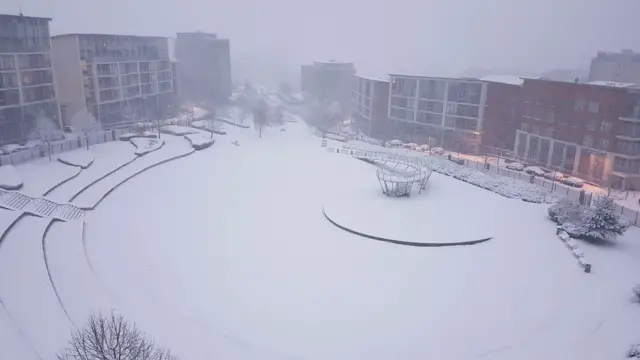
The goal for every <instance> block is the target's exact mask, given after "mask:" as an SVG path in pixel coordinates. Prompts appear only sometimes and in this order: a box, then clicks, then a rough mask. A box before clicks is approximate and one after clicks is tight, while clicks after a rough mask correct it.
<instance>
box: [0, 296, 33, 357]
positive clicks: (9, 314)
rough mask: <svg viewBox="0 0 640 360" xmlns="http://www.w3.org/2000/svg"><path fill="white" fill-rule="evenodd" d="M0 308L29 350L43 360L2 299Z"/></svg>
mask: <svg viewBox="0 0 640 360" xmlns="http://www.w3.org/2000/svg"><path fill="white" fill-rule="evenodd" d="M0 307H1V308H2V310H3V311H4V313H5V314H6V315H7V317H8V318H9V320H11V323H12V325H13V327H14V328H15V329H16V331H17V332H18V334H19V335H20V338H22V340H23V341H24V342H25V344H26V345H27V347H29V349H31V351H33V353H34V354H35V356H36V357H37V358H38V359H40V360H43V358H42V356H40V354H39V353H38V351H37V350H36V348H35V347H34V346H33V344H32V343H31V340H29V337H28V336H27V334H25V332H24V331H23V330H22V328H21V327H20V325H19V324H18V322H17V321H16V319H15V318H14V317H13V316H12V315H11V313H10V312H9V309H7V307H6V306H5V305H4V302H2V299H0Z"/></svg>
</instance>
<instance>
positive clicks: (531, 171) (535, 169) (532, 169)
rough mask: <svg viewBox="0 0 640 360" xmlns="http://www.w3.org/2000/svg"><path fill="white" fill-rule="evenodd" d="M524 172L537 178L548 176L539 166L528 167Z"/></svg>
mask: <svg viewBox="0 0 640 360" xmlns="http://www.w3.org/2000/svg"><path fill="white" fill-rule="evenodd" d="M524 172H525V173H527V174H529V175H535V176H544V174H546V172H545V171H544V170H542V169H540V168H539V167H537V166H527V167H526V168H524Z"/></svg>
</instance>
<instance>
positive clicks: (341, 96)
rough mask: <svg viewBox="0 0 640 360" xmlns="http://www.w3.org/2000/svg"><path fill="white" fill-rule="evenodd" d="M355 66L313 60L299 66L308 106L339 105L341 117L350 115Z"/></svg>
mask: <svg viewBox="0 0 640 360" xmlns="http://www.w3.org/2000/svg"><path fill="white" fill-rule="evenodd" d="M355 74H356V68H355V66H354V65H353V63H349V62H338V61H333V60H331V61H326V62H322V61H314V62H313V64H312V65H302V67H301V84H300V85H301V86H300V87H301V88H302V91H303V95H304V98H305V102H306V104H307V105H309V106H321V107H328V106H331V105H333V104H337V105H339V108H340V113H341V116H342V118H343V119H347V118H348V117H349V116H351V92H352V90H353V82H354V79H355V78H354V75H355Z"/></svg>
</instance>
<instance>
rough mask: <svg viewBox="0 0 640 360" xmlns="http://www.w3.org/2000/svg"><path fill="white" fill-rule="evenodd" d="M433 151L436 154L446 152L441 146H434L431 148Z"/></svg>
mask: <svg viewBox="0 0 640 360" xmlns="http://www.w3.org/2000/svg"><path fill="white" fill-rule="evenodd" d="M431 153H432V154H435V155H442V154H444V149H443V148H440V147H434V148H432V149H431Z"/></svg>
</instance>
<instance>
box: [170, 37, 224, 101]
mask: <svg viewBox="0 0 640 360" xmlns="http://www.w3.org/2000/svg"><path fill="white" fill-rule="evenodd" d="M176 57H177V59H178V76H179V77H178V79H179V80H178V82H179V84H180V86H181V92H182V96H183V97H184V98H185V99H187V100H190V101H194V102H213V103H226V102H227V101H228V99H229V96H231V55H230V45H229V40H228V39H220V38H218V37H217V35H216V34H210V33H202V32H185V33H178V34H177V38H176Z"/></svg>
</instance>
